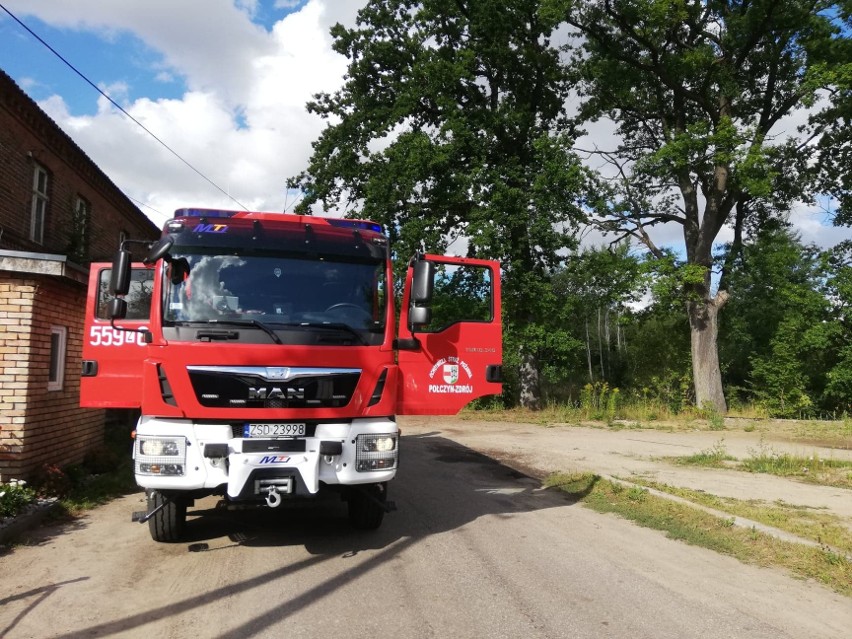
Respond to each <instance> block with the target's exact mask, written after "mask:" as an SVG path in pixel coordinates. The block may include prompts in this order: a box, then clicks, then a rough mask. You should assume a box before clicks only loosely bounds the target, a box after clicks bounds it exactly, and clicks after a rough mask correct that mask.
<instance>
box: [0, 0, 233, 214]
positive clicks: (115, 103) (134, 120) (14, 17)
mask: <svg viewBox="0 0 852 639" xmlns="http://www.w3.org/2000/svg"><path fill="white" fill-rule="evenodd" d="M0 9H3V11H5V12H6V13H8V14H9V17H11V18H12V20H14V21H15V22H17V23H18V24H19V25H21V27H23V28H24V29H25V30H26V31H27V32H28V33H29V34H30V35H31V36H32V37H34V38H35V39H36V40H38V41H39V42H40V43H41V44H43V45H44V46H45V47H47V49H48V50H49V51H50V52H51V53H53V55H55V56H56V57H57V58H59V59H60V60H62V62H64V63H65V65H66V66H67V67H68V68H69V69H71V70H72V71H73V72H74V73H76V74H77V75H79V76H80V77H81V78H82V79H83V80H84V81H85V82H86V83H88V84H89V86H91V87H92V88H93V89H94V90H95V91H97V92H98V93H100V94H101V95H102V96H104V97H105V98H106V99H107V100H109V102H110V104H112V105H113V106H114V107H115V108H116V109H118V110H119V111H121V112H122V113H123V114H124V115H126V116H127V117H128V118H130V119H131V120H132V121H133V122H134V123H135V124H136V125H137V126H139V127H140V128H141V129H142V130H143V131H145V133H147V134H148V135H150V136H151V137H152V138H154V139H155V140H156V141H157V142H159V143H160V144H161V145H162V146H163V148H165V149H166V150H167V151H168V152H169V153H171V154H172V155H174V156H175V157H176V158H177V159H178V160H180V161H181V162H183V163H184V164H185V165H186V166H188V167H189V168H190V169H192V170H193V171H194V172H195V173H196V174H197V175H199V176H200V177H201V178H203V179H204V180H206V181H207V182H208V183H209V184H211V185H212V186H213V187H214V188H215V189H217V190H218V191H219V192H220V193H222V194H224V195H225V197H227V198H228V199H230V200H231V201H233V202H236V203H237V204H239V206H240V208H241V209H243V210H244V211H247V210H248V208H247V207H246V206H245V205H244V204H242V203H241V202H240V201H239V200H237V199H236V198H235V197H233V196H232V195H231V194H230V193H228V192H227V191H226V190H225V189H223V188H222V187H220V186H219V185H218V184H216V183H215V182H214V181H213V180H211V179H210V178H209V177H207V176H206V175H204V174H203V173H202V172H201V171H199V170H198V169H196V168H195V167H194V166H193V165H192V164H190V163H189V162H188V161H187V160H185V159H183V157H181V156H180V154H178V152H177V151H175V150H174V149H172V148H171V147H170V146H169V145H168V144H166V143H165V142H163V141H162V140H161V139H160V138H158V137H157V136H156V135H154V133H152V132H151V130H150V129H148V127H146V126H145V125H144V124H142V123H141V122H140V121H139V120H137V119H136V118H134V117H133V116H132V115H130V114H129V113H128V112H127V111H125V110H124V108H123V107H122V106H121V105H120V104H118V103H117V102H116V101H115V100H113V99H112V98H111V97H110V96H108V95H107V94H106V93H104V92H103V91H102V90H101V89H100V88H99V87H98V86H97V85H96V84H95V83H94V82H92V81H91V80H89V78H87V77H86V76H85V75H84V74H83V73H82V72H81V71H79V70H78V69H77V68H76V67H75V66H74V65H73V64H71V63H70V62H69V61H68V60H66V59H65V58H64V57H63V56H62V54H60V53H59V52H58V51H57V50H56V49H54V48H53V47H52V46H50V45H49V44H48V43H47V42H45V41H44V40H43V39H42V38H41V37H40V36H39V35H38V34H37V33H35V32H34V31H33V30H32V29H30V28H29V27H28V26H27V25H25V24H24V23H23V22H21V21H20V20H19V19H18V17H17V16H16V15H15V14H13V13H12V12H11V11H9V10H8V9H7V8H6V7H5V6H4V5H3V4H2V3H0Z"/></svg>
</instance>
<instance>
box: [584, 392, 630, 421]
mask: <svg viewBox="0 0 852 639" xmlns="http://www.w3.org/2000/svg"><path fill="white" fill-rule="evenodd" d="M620 394H621V393H620V391H619V390H618V389H617V388H610V387H609V385H608V384H607V383H606V382H603V383H601V382H596V383H594V384H586V385H585V386H583V389H582V390H581V391H580V411H581V412H582V413H583V415H584V416H585V418H586V419H594V420H600V421H605V422H606V423H607V424H612V422H613V421H614V420H615V418H616V416H617V415H618V404H619V398H620Z"/></svg>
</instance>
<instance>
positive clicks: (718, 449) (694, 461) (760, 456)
mask: <svg viewBox="0 0 852 639" xmlns="http://www.w3.org/2000/svg"><path fill="white" fill-rule="evenodd" d="M666 459H667V460H668V461H670V462H672V463H674V464H678V465H680V466H703V467H708V468H731V469H734V470H742V471H746V472H750V473H767V474H769V475H777V476H779V477H792V478H795V479H800V480H802V481H806V482H809V483H813V484H819V485H821V486H835V487H837V488H848V489H852V461H846V460H841V459H823V458H821V457H820V456H819V455H818V454H816V453H814V454H812V455H809V456H802V455H791V454H790V453H778V452H775V451H773V450H772V449H771V448H769V447H767V446H766V445H765V444H764V443H763V442H762V441H761V443H760V445H759V446H758V448H757V449H755V450H753V451H751V456H750V457H748V458H747V459H743V460H738V459H737V458H736V457H732V456H731V455H728V453H727V451H726V449H725V445H724V442H723V441H719V442H717V443H716V444H715V445H714V446H713V448H711V449H709V450H704V451H701V452H699V453H696V454H694V455H689V456H686V457H668V458H666Z"/></svg>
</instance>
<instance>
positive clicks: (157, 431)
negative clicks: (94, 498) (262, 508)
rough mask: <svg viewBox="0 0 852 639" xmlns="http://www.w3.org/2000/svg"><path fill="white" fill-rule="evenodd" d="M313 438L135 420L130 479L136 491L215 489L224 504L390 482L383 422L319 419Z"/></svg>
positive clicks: (392, 451)
mask: <svg viewBox="0 0 852 639" xmlns="http://www.w3.org/2000/svg"><path fill="white" fill-rule="evenodd" d="M312 430H313V433H312V435H313V436H306V437H292V438H275V439H272V438H239V437H233V432H234V427H233V424H231V423H227V424H198V423H193V422H191V421H189V420H164V419H156V418H150V417H143V418H142V419H141V420H140V422H139V425H138V427H137V435H136V444H135V446H134V459H135V471H136V481H137V483H138V484H139V485H140V486H142V487H143V488H148V489H154V490H160V491H187V492H192V493H195V494H204V493H211V494H212V493H216V492H223V493H224V494H225V495H226V496H227V498H228V499H229V500H231V501H257V500H260V499H264V500H266V503H267V504H268V505H269V506H272V507H275V506H278V505H279V504H280V503H281V500H282V498H283V497H285V496H297V497H298V496H304V497H307V496H311V495H314V494H316V493H317V492H319V490H320V486H321V485H322V484H327V485H343V486H346V485H358V484H379V483H384V482H387V481H390V480H391V479H393V477H394V475H395V474H396V469H397V465H398V460H399V431H398V429H397V426H396V423H395V422H393V421H391V420H386V419H380V420H375V419H356V420H353V421H352V422H351V423H350V422H346V423H331V424H326V423H320V424H316V426H315V428H312Z"/></svg>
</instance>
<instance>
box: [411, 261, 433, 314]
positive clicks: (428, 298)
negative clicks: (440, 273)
mask: <svg viewBox="0 0 852 639" xmlns="http://www.w3.org/2000/svg"><path fill="white" fill-rule="evenodd" d="M434 288H435V264H434V263H432V262H427V261H426V260H417V261H416V262H415V263H414V278H413V280H412V282H411V301H412V302H414V303H415V304H427V305H428V304H430V303H431V302H432V291H433V290H434Z"/></svg>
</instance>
